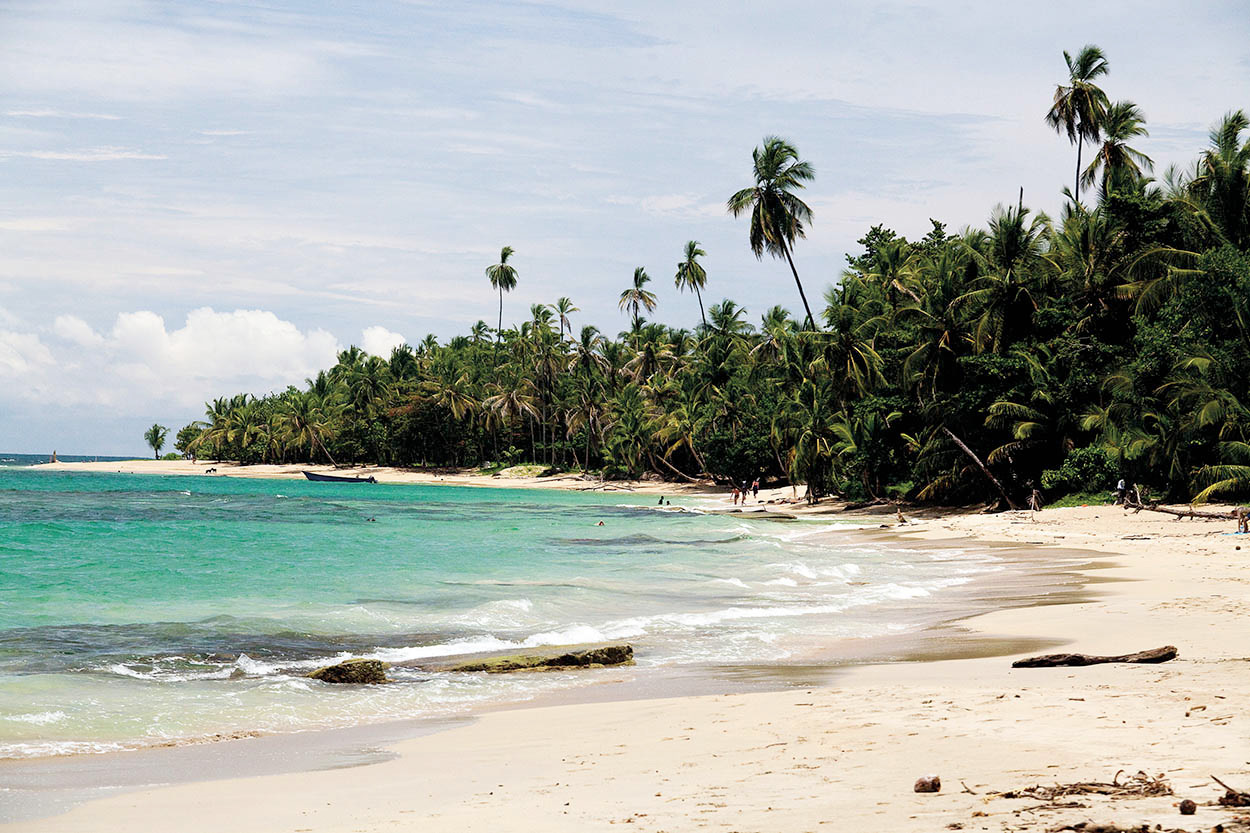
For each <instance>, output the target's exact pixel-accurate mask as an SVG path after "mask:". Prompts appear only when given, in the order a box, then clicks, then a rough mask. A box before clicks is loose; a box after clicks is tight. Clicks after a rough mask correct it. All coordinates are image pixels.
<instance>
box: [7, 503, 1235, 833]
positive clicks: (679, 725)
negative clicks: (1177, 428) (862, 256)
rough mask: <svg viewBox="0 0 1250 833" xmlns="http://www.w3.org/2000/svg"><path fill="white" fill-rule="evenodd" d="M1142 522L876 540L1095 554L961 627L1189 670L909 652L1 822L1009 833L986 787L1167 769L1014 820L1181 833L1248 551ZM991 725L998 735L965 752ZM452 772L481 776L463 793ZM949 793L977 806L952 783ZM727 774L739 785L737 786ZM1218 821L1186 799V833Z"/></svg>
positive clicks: (1229, 741) (1091, 513)
mask: <svg viewBox="0 0 1250 833" xmlns="http://www.w3.org/2000/svg"><path fill="white" fill-rule="evenodd" d="M666 485H667V484H666ZM1157 517H1158V516H1147V517H1144V518H1143V517H1142V516H1140V515H1138V516H1133V515H1126V514H1124V513H1123V511H1122V510H1121V509H1119V508H1117V507H1106V506H1102V507H1087V508H1080V509H1061V510H1048V511H1047V512H1043V513H1041V515H1040V516H1037V517H1034V516H1031V515H1029V513H1004V514H1002V515H995V516H972V515H960V516H938V517H932V518H928V519H926V520H924V521H922V522H919V523H911V524H908V525H907V526H903V527H897V528H894V529H891V530H890V534H893V533H896V532H897V533H898V534H900V535H901V536H902V540H904V541H908V540H914V541H926V542H939V543H940V542H950V541H953V540H956V539H958V538H962V537H968V538H972V539H973V540H976V541H979V542H981V543H984V544H987V545H988V544H990V543H991V542H995V541H997V542H1002V543H1005V544H1008V545H1013V546H1024V547H1045V549H1040V550H1038V552H1039V555H1040V558H1039V561H1040V562H1041V566H1046V565H1047V564H1051V563H1053V562H1054V561H1055V560H1056V558H1055V556H1056V555H1057V554H1058V550H1057V547H1064V548H1079V549H1080V550H1083V551H1087V552H1098V553H1104V554H1109V555H1110V556H1111V558H1110V559H1109V561H1110V563H1107V562H1099V563H1094V562H1089V563H1087V564H1085V565H1083V566H1080V567H1078V568H1077V572H1078V573H1080V574H1081V575H1082V576H1083V579H1082V583H1083V584H1086V585H1088V584H1089V583H1092V582H1098V583H1099V584H1100V585H1101V586H1100V587H1099V593H1098V594H1097V595H1094V596H1089V595H1088V594H1087V596H1086V598H1085V599H1084V600H1082V601H1076V602H1074V603H1072V604H1068V605H1047V604H1041V605H1034V606H1030V607H1023V608H1021V607H1015V608H1009V609H1001V610H995V611H993V612H990V613H986V614H983V615H980V616H977V617H975V618H974V619H971V620H964V621H962V622H960V623H959V629H965V628H966V630H967V631H968V633H969V634H971V638H973V639H997V640H1001V643H1000V644H1003V645H1008V646H1010V645H1012V644H1013V640H1022V639H1030V638H1037V637H1041V638H1045V639H1050V640H1055V641H1060V642H1063V643H1064V644H1068V645H1071V646H1072V650H1077V651H1082V652H1087V653H1121V652H1125V651H1130V650H1140V649H1145V648H1151V647H1157V646H1158V645H1162V644H1165V643H1170V644H1175V645H1177V646H1178V647H1179V648H1180V651H1181V657H1180V659H1178V660H1176V661H1174V662H1172V663H1168V664H1166V665H1161V666H1095V667H1091V668H1076V669H1072V668H1067V669H1036V670H1033V669H1029V670H1023V669H1022V670H1012V669H1010V667H1009V666H1010V662H1009V661H1004V660H1003V659H1002V658H1001V657H999V656H995V657H992V658H972V659H938V660H933V661H929V662H924V663H917V662H914V661H908V659H906V658H905V659H903V660H902V661H894V662H886V663H880V664H875V665H857V666H844V667H842V668H840V669H838V672H837V674H836V676H835V678H834V679H832V680H829V681H827V682H823V683H819V684H814V683H812V682H810V681H805V682H804V683H803V686H804V687H803V689H802V694H801V695H800V696H796V695H797V694H798V689H794V688H791V689H782V690H778V691H770V692H754V693H735V694H724V695H701V696H684V697H677V698H669V699H659V700H655V699H640V700H629V701H624V702H622V701H620V700H617V699H614V698H610V697H609V698H607V701H606V702H605V701H592V702H582V703H573V704H568V703H564V704H556V705H528V706H525V707H522V708H519V709H517V708H513V709H503V710H498V711H491V712H487V713H485V714H483V715H481V716H479V717H478V718H477V719H475V720H474V721H473V722H472V723H471V724H469V725H465V726H459V727H456V728H452V729H448V730H446V731H442V732H439V733H437V734H435V735H429V736H425V737H419V738H411V739H407V740H403V741H400V742H398V743H396V744H394V746H391V747H388V748H389V750H390V751H391V752H393V753H394V754H395V755H396V756H397V757H395V758H394V759H393V760H388V761H386V762H384V763H378V764H375V765H371V766H361V767H357V768H354V769H347V770H332V771H328V772H327V771H313V772H293V773H287V774H282V775H266V776H258V777H253V778H242V779H232V780H226V781H214V782H204V781H197V782H193V783H186V784H182V785H178V786H173V787H166V788H161V789H156V790H151V791H142V792H133V793H126V794H124V795H120V796H115V797H112V798H107V799H104V800H101V801H93V802H90V803H88V804H85V805H81V806H79V807H77V808H75V809H73V810H71V811H70V812H69V813H68V814H65V815H62V816H56V817H51V818H44V819H41V820H40V821H38V822H31V823H19V824H17V825H14V826H12V829H16V830H25V829H30V830H34V829H39V830H49V831H54V830H67V831H68V830H87V829H99V828H101V827H106V828H109V829H113V828H115V827H116V828H120V827H123V826H126V825H133V824H141V825H142V824H151V823H153V821H154V820H160V819H165V820H168V821H170V822H171V823H172V822H173V821H174V820H177V821H178V822H179V823H180V824H186V825H189V826H187V827H186V828H185V829H191V830H199V829H203V830H206V831H207V830H210V829H220V828H221V827H223V826H225V827H230V828H232V829H242V830H250V829H255V830H281V829H297V828H307V829H313V830H330V831H338V830H348V829H351V830H355V829H370V830H371V829H389V827H390V826H391V824H392V823H393V822H396V821H403V820H406V819H413V820H416V819H418V818H424V819H437V823H438V826H439V827H440V829H486V828H487V827H492V826H493V827H502V828H503V829H522V830H529V829H533V830H547V829H566V828H567V829H578V828H582V827H584V826H586V825H588V824H589V825H594V824H602V823H605V822H608V821H612V822H620V821H625V820H627V819H629V820H631V821H630V823H633V824H638V825H640V829H646V830H659V829H684V828H686V827H690V826H694V825H695V824H696V823H697V822H698V821H706V820H709V817H710V819H711V820H715V821H721V822H725V823H726V824H732V825H734V826H738V827H743V828H747V829H771V830H806V829H814V828H815V826H816V825H817V824H818V823H819V822H820V821H824V820H846V819H851V818H854V819H857V820H860V821H861V823H862V824H865V825H867V824H870V823H871V824H877V825H879V826H880V829H891V830H932V829H938V828H939V827H941V826H942V825H945V824H960V825H967V826H973V825H975V826H976V827H978V828H980V827H984V829H1008V828H1007V827H1006V826H1005V825H1007V824H1008V823H1009V822H1010V823H1011V824H1015V825H1016V826H1015V827H1012V828H1010V829H1031V828H1028V827H1023V828H1022V827H1021V826H1019V825H1020V824H1021V821H1022V819H1021V815H1020V814H1021V813H1024V812H1026V811H1025V810H1023V809H1022V808H1023V807H1024V806H1025V805H1028V804H1033V805H1036V804H1037V803H1038V802H1036V801H1031V802H1030V801H1021V800H1009V799H993V800H990V799H986V798H985V792H986V791H987V790H999V791H1001V790H1006V789H1011V788H1021V787H1025V786H1031V785H1032V784H1034V783H1055V782H1063V783H1067V782H1075V781H1094V780H1101V781H1109V780H1111V777H1112V775H1114V773H1115V771H1116V770H1117V769H1126V770H1127V771H1129V772H1135V771H1137V769H1144V770H1145V771H1147V772H1149V773H1151V774H1152V775H1153V774H1156V773H1159V772H1167V773H1168V778H1169V780H1170V781H1171V783H1172V784H1173V786H1174V787H1175V788H1176V789H1177V791H1178V796H1177V797H1156V798H1146V799H1132V800H1126V799H1121V800H1116V799H1111V798H1107V797H1105V796H1093V797H1082V801H1079V802H1076V803H1077V804H1080V805H1082V806H1079V807H1063V806H1051V807H1047V808H1045V809H1044V810H1037V809H1034V810H1028V811H1027V813H1026V815H1025V816H1024V817H1023V818H1024V820H1028V819H1029V818H1035V819H1036V820H1037V823H1038V827H1037V829H1045V828H1046V827H1048V826H1051V827H1053V826H1054V825H1056V824H1062V823H1065V822H1068V823H1073V822H1077V821H1086V820H1089V819H1091V818H1092V819H1093V820H1095V821H1100V822H1106V821H1109V820H1116V821H1119V822H1121V823H1124V824H1140V823H1142V822H1143V821H1148V822H1150V823H1151V824H1155V823H1162V824H1164V825H1165V826H1169V827H1172V826H1175V825H1176V824H1177V823H1178V822H1179V821H1181V820H1180V819H1179V818H1178V817H1177V816H1176V810H1175V808H1174V807H1173V806H1172V805H1173V804H1174V803H1175V801H1177V800H1179V798H1180V797H1191V798H1194V799H1195V800H1198V801H1199V802H1200V803H1201V802H1202V801H1204V800H1206V799H1213V798H1214V797H1215V796H1216V795H1217V794H1218V793H1217V791H1216V790H1215V788H1214V786H1213V785H1212V786H1211V787H1209V788H1205V789H1197V788H1195V787H1194V785H1196V784H1199V783H1200V782H1204V781H1207V772H1208V770H1210V771H1212V772H1214V773H1215V774H1217V775H1218V776H1220V777H1222V778H1224V779H1225V780H1230V783H1234V784H1244V783H1245V782H1246V781H1247V780H1250V770H1248V769H1247V768H1246V767H1247V765H1246V763H1245V762H1244V760H1243V759H1244V755H1243V754H1242V753H1241V751H1240V749H1239V748H1230V747H1238V745H1239V744H1238V743H1237V739H1238V738H1244V732H1245V729H1244V727H1240V728H1239V727H1238V726H1237V720H1238V718H1237V717H1236V716H1235V715H1234V714H1231V713H1232V712H1234V711H1235V707H1234V706H1229V705H1227V704H1223V703H1222V702H1221V700H1220V699H1219V698H1220V697H1221V696H1223V697H1231V696H1232V695H1235V694H1236V692H1237V687H1238V685H1239V683H1240V677H1239V675H1238V668H1237V663H1238V662H1244V661H1243V660H1242V658H1241V656H1240V654H1239V649H1240V645H1239V644H1238V640H1237V638H1236V634H1237V633H1240V632H1241V630H1240V628H1239V627H1238V625H1239V623H1242V622H1241V620H1244V617H1245V616H1246V614H1247V612H1248V610H1247V605H1246V603H1245V602H1244V601H1242V600H1241V598H1238V597H1237V596H1236V593H1237V591H1240V593H1241V595H1242V596H1243V597H1244V595H1245V587H1246V584H1247V581H1248V580H1247V579H1245V578H1243V577H1241V575H1240V571H1241V567H1242V565H1243V564H1244V559H1243V558H1242V556H1241V555H1240V554H1239V553H1240V552H1241V551H1240V550H1239V549H1234V547H1239V546H1240V544H1239V541H1240V540H1241V539H1239V538H1233V537H1225V536H1223V535H1222V534H1220V533H1222V532H1224V531H1226V528H1227V527H1229V526H1231V525H1230V524H1204V523H1202V522H1197V521H1173V520H1172V519H1170V518H1169V519H1167V520H1163V519H1161V518H1160V519H1156V518H1157ZM862 534H872V533H862ZM1248 549H1250V548H1248ZM1094 570H1097V571H1098V572H1097V574H1096V576H1091V575H1090V573H1091V572H1092V571H1094ZM1106 579H1114V580H1115V581H1113V582H1106V581H1105V580H1106ZM1230 593H1231V594H1233V595H1227V594H1230ZM1230 618H1232V620H1233V621H1232V622H1230V621H1229V620H1230ZM1052 644H1053V643H1052ZM1030 651H1031V649H1030ZM1031 652H1035V651H1031ZM1243 667H1244V665H1243ZM1242 673H1243V674H1244V671H1243V672H1242ZM847 695H850V696H849V697H848V696H847ZM795 700H802V701H803V702H794V701H795ZM1233 702H1235V701H1233ZM934 704H938V705H936V706H935V705H934ZM1197 705H1203V706H1206V708H1203V709H1201V710H1198V709H1193V707H1194V706H1197ZM1221 706H1223V708H1221ZM1191 709H1193V712H1192V713H1191ZM818 710H823V711H818ZM1181 715H1184V716H1183V717H1182V716H1181ZM1116 718H1120V720H1122V721H1123V722H1122V723H1121V722H1120V720H1116ZM1130 718H1131V720H1130ZM1213 718H1220V720H1218V721H1217V720H1214V719H1213ZM1130 722H1131V724H1132V725H1129V724H1130ZM573 727H576V730H572V729H573ZM1148 727H1149V728H1148ZM987 733H992V735H993V736H994V738H995V743H993V744H984V743H980V742H979V741H977V740H976V738H978V737H980V736H984V735H986V734H987ZM769 739H771V740H769ZM764 740H769V742H768V743H757V742H756V741H764ZM219 746H220V745H219ZM987 747H992V748H987ZM431 761H443V762H445V764H444V766H443V767H439V766H437V765H431ZM452 761H454V764H453V763H450V762H452ZM597 764H602V765H603V767H602V772H601V773H597V772H596V771H595V770H596V765H597ZM922 770H923V771H922ZM930 770H936V771H938V773H939V774H940V775H942V776H943V780H944V783H945V785H946V786H945V787H944V792H943V793H941V794H940V795H938V796H921V795H915V794H913V793H912V792H911V790H910V785H911V781H912V780H914V778H915V777H918V776H919V775H921V774H926V773H927V772H928V771H930ZM450 771H458V772H462V773H466V772H467V773H472V775H470V776H468V777H467V780H465V781H464V782H457V781H455V780H454V779H450V776H449V772H450ZM517 773H525V774H524V775H518V774H517ZM782 773H784V774H785V777H782V776H781V774H782ZM605 778H606V780H609V781H613V782H614V785H613V787H612V789H611V790H610V792H612V796H611V797H610V798H605V797H604V796H603V792H604V786H605V784H604V780H605ZM414 779H415V780H414ZM422 779H424V780H422ZM960 781H964V782H966V783H967V785H968V786H969V787H971V788H972V789H973V790H975V791H976V793H977V796H978V797H975V798H974V797H973V796H972V795H971V794H970V793H963V792H958V789H959V788H958V784H959V783H960ZM414 782H415V783H421V784H422V785H423V786H422V789H420V790H417V791H416V792H417V793H418V794H416V795H414V794H413V790H412V789H410V788H407V787H405V786H404V785H411V784H412V783H414ZM427 782H428V784H429V785H430V786H429V788H428V789H427V788H426V787H425V784H426V783H427ZM491 782H493V783H491ZM615 782H623V783H624V786H625V788H624V789H623V791H622V790H621V789H620V787H619V785H617V784H616V783H615ZM735 783H739V784H746V785H747V786H745V787H742V788H738V787H730V786H729V785H731V784H735ZM1208 783H1209V782H1208ZM643 784H645V787H644V786H642V785H643ZM435 785H437V789H436V788H435ZM495 785H498V786H495ZM661 785H663V786H662V788H661ZM1187 789H1188V792H1186V790H1187ZM657 792H659V793H661V795H655V793H657ZM361 794H364V795H367V796H368V799H369V800H368V802H366V806H365V807H364V808H361V807H360V805H359V804H356V803H354V798H355V797H356V796H359V795H361ZM349 795H350V796H353V801H347V800H346V799H347V796H349ZM261 796H265V802H263V803H264V807H263V810H262V811H260V812H259V813H258V814H257V815H255V817H254V818H253V817H249V818H248V819H246V820H244V821H245V823H243V824H240V819H239V818H237V817H236V816H232V815H229V813H228V812H226V810H225V808H228V807H232V806H233V807H235V808H238V807H240V806H247V807H250V806H251V805H250V804H248V803H247V802H256V801H259V799H260V797H261ZM495 796H500V797H499V798H498V799H496V798H495ZM553 796H555V797H561V798H562V801H559V802H555V801H554V798H553ZM322 797H326V798H332V799H333V800H331V801H329V802H328V803H327V802H325V801H321V800H320V799H321V798H322ZM563 801H568V804H564V803H563ZM239 802H244V803H243V804H240V803H239ZM1069 803H1071V802H1069ZM570 807H574V808H576V809H574V810H570V809H568V808H570ZM353 808H355V810H358V811H359V813H357V812H354V811H353ZM518 808H520V809H518ZM408 813H414V814H416V815H415V816H410V815H407V814H408ZM973 813H986V814H988V815H985V816H973V815H972V814H973ZM1221 813H1222V814H1221ZM1030 814H1031V815H1030ZM188 817H189V819H188ZM519 818H520V820H521V826H519V827H518V826H517V822H518V819H519ZM1230 818H1231V815H1230V814H1229V813H1228V812H1227V811H1217V810H1214V809H1208V808H1206V807H1200V809H1199V817H1198V818H1197V819H1195V820H1193V824H1192V829H1194V830H1197V829H1203V830H1207V829H1210V827H1211V826H1213V825H1214V824H1215V823H1217V822H1227V821H1228V820H1229V819H1230ZM939 822H941V824H939ZM978 822H980V823H978ZM1186 829H1190V828H1186Z"/></svg>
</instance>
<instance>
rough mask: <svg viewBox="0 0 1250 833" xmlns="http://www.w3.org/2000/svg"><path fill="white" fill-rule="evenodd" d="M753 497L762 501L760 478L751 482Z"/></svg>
mask: <svg viewBox="0 0 1250 833" xmlns="http://www.w3.org/2000/svg"><path fill="white" fill-rule="evenodd" d="M751 497H753V498H755V499H756V500H759V499H760V479H759V478H758V477H757V478H755V479H754V480H752V481H751Z"/></svg>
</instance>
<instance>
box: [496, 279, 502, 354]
mask: <svg viewBox="0 0 1250 833" xmlns="http://www.w3.org/2000/svg"><path fill="white" fill-rule="evenodd" d="M502 336H503V286H500V287H499V326H497V327H495V343H496V344H498V343H499V339H500V337H502Z"/></svg>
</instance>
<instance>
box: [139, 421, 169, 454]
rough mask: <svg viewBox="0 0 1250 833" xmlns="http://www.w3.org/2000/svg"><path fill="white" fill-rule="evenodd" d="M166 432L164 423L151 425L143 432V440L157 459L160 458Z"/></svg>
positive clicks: (167, 430) (167, 432)
mask: <svg viewBox="0 0 1250 833" xmlns="http://www.w3.org/2000/svg"><path fill="white" fill-rule="evenodd" d="M168 434H169V429H168V428H166V427H165V426H164V425H153V426H152V427H151V428H149V429H148V430H147V431H144V432H143V441H144V442H146V443H147V444H148V446H149V447H150V448H151V449H152V451H153V452H154V454H153V456H154V458H155V459H157V460H159V459H160V458H161V447H162V446H164V445H165V437H166V436H167V435H168Z"/></svg>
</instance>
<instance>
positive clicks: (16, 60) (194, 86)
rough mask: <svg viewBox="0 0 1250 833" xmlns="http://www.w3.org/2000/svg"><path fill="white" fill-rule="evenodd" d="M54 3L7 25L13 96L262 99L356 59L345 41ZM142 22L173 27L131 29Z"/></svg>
mask: <svg viewBox="0 0 1250 833" xmlns="http://www.w3.org/2000/svg"><path fill="white" fill-rule="evenodd" d="M57 5H58V4H54V3H49V4H47V8H46V10H44V9H40V11H39V13H37V14H30V13H28V14H26V15H24V16H22V15H13V16H12V17H10V18H9V19H7V20H6V21H5V28H6V32H5V38H4V40H5V48H4V50H3V51H0V77H3V78H4V79H5V81H6V85H7V86H9V88H10V89H20V90H23V91H25V92H27V93H28V94H32V95H39V96H47V95H56V94H63V93H74V94H76V95H85V96H91V97H93V98H95V99H97V100H110V101H126V100H147V101H152V100H162V99H173V98H183V97H203V96H220V95H228V96H244V97H250V98H257V97H267V96H272V95H278V94H282V93H289V92H296V91H300V90H304V89H314V88H315V87H316V86H318V85H324V84H325V83H326V82H327V81H328V80H329V78H330V76H329V73H328V70H327V67H326V64H327V62H328V61H329V60H330V59H331V57H332V56H336V55H344V54H354V53H351V50H350V48H349V47H347V46H346V45H344V44H336V43H332V42H318V41H315V40H304V41H299V40H292V39H279V38H274V37H271V36H262V35H261V34H259V33H256V32H252V31H228V30H221V29H220V28H214V27H212V26H208V25H205V20H203V19H200V20H188V19H182V20H179V19H177V17H176V16H174V15H172V14H171V13H170V12H167V11H166V10H165V9H164V8H161V6H162V5H163V4H155V3H152V4H147V3H140V4H136V5H137V8H135V9H133V10H130V14H118V10H117V9H116V8H109V7H108V6H107V5H104V6H100V7H97V8H96V9H94V10H92V9H81V8H79V9H73V10H71V9H67V8H64V7H61V8H57ZM145 19H146V20H149V21H161V20H168V21H170V22H169V23H157V22H150V23H149V22H144V23H139V22H133V21H137V20H145Z"/></svg>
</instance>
